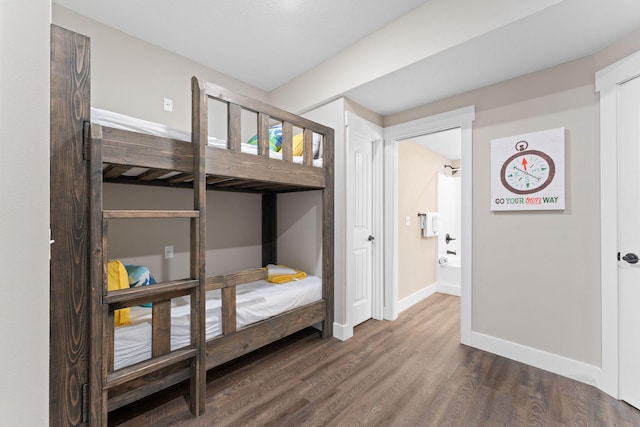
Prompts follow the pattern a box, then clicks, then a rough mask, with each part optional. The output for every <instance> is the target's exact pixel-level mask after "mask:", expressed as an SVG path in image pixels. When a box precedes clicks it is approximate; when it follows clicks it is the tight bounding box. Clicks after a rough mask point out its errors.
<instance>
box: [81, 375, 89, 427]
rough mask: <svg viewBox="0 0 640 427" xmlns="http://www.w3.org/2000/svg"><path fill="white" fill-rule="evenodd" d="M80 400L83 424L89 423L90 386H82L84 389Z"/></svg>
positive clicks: (85, 384)
mask: <svg viewBox="0 0 640 427" xmlns="http://www.w3.org/2000/svg"><path fill="white" fill-rule="evenodd" d="M80 392H81V394H80V399H81V402H80V404H81V408H82V422H83V423H88V422H89V384H87V383H84V384H82V389H81V390H80Z"/></svg>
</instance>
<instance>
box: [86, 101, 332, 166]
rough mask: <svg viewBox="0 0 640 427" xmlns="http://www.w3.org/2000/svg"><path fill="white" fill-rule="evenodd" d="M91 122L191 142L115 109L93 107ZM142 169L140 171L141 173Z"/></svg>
mask: <svg viewBox="0 0 640 427" xmlns="http://www.w3.org/2000/svg"><path fill="white" fill-rule="evenodd" d="M91 122H92V123H96V124H99V125H102V126H108V127H112V128H116V129H122V130H127V131H130V132H139V133H145V134H148V135H154V136H160V137H163V138H171V139H177V140H180V141H187V142H191V132H187V131H183V130H180V129H174V128H171V127H169V126H166V125H163V124H160V123H155V122H150V121H147V120H142V119H137V118H135V117H130V116H126V115H124V114H119V113H114V112H113V111H107V110H101V109H99V108H94V107H91ZM208 145H210V146H212V147H217V148H222V149H226V148H227V141H224V140H222V139H218V138H214V137H211V136H210V137H209V141H208ZM241 151H242V152H243V153H249V154H255V155H257V154H258V147H257V146H255V145H249V144H245V143H243V144H242V147H241ZM269 157H270V158H272V159H278V160H282V153H278V152H275V151H269ZM293 162H294V163H300V164H301V163H302V156H294V157H293ZM322 165H323V162H322V159H321V158H320V159H314V160H313V166H316V167H322ZM142 171H144V169H141V170H140V171H139V172H138V173H141V172H142Z"/></svg>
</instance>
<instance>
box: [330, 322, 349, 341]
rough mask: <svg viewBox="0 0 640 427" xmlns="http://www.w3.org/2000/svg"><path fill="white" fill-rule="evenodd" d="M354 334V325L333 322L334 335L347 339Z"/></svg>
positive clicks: (341, 339) (340, 338)
mask: <svg viewBox="0 0 640 427" xmlns="http://www.w3.org/2000/svg"><path fill="white" fill-rule="evenodd" d="M352 336H353V326H349V325H347V324H344V325H341V324H340V323H336V322H333V337H334V338H338V339H339V340H340V341H346V340H348V339H349V338H351V337H352Z"/></svg>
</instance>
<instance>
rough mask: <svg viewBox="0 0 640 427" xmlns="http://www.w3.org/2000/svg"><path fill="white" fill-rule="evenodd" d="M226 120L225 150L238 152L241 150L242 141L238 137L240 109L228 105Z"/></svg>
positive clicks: (236, 106)
mask: <svg viewBox="0 0 640 427" xmlns="http://www.w3.org/2000/svg"><path fill="white" fill-rule="evenodd" d="M228 108H229V111H228V118H227V133H228V134H229V135H228V136H227V148H228V149H229V150H232V151H240V150H241V149H242V141H241V137H240V116H241V113H242V109H241V108H240V106H239V105H237V104H229V106H228Z"/></svg>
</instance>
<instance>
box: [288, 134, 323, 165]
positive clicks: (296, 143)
mask: <svg viewBox="0 0 640 427" xmlns="http://www.w3.org/2000/svg"><path fill="white" fill-rule="evenodd" d="M321 140H322V138H321V137H320V135H318V134H317V133H315V132H314V134H313V158H314V159H317V158H318V150H319V149H320V141H321ZM303 152H304V133H299V134H297V135H294V136H293V155H294V156H302V153H303Z"/></svg>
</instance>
